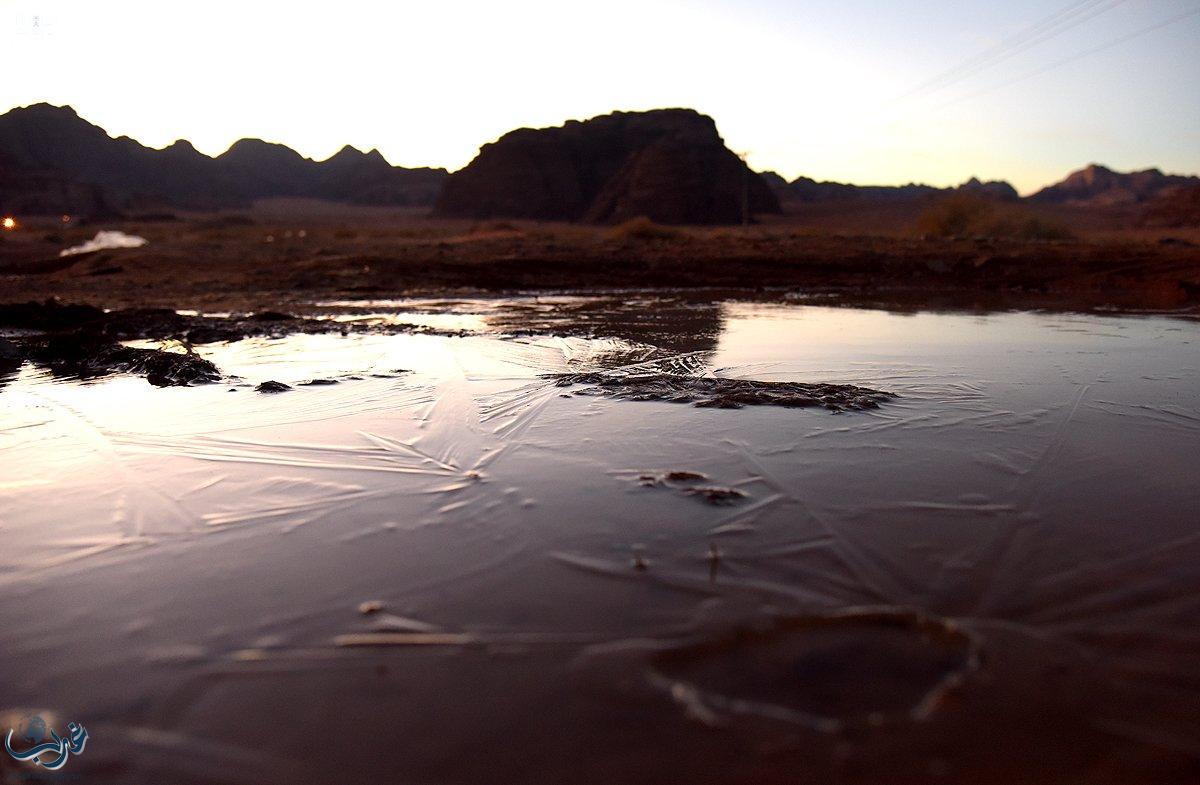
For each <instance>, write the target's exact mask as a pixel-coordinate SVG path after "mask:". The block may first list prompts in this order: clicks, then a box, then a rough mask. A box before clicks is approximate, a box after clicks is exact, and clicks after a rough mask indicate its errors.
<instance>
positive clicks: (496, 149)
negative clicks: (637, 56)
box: [434, 109, 779, 224]
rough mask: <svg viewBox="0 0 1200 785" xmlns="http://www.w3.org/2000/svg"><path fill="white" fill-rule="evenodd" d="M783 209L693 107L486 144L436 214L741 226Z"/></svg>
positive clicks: (518, 133) (623, 115)
mask: <svg viewBox="0 0 1200 785" xmlns="http://www.w3.org/2000/svg"><path fill="white" fill-rule="evenodd" d="M744 196H745V198H746V200H747V201H748V204H749V209H750V211H751V212H752V213H777V212H779V201H778V199H777V198H776V196H775V194H774V192H773V191H772V190H771V188H770V187H769V185H768V184H767V182H766V181H765V180H763V178H761V177H760V176H758V175H757V174H755V173H754V172H752V171H750V169H749V168H748V167H747V166H746V164H745V163H743V162H742V161H741V160H740V159H739V158H738V157H737V156H736V155H735V154H734V153H733V152H731V151H730V150H729V148H728V147H726V146H725V143H724V141H722V139H721V137H720V135H719V134H718V133H717V126H716V123H715V122H713V119H712V118H711V117H708V116H706V115H702V114H700V113H699V112H696V111H694V110H691V109H656V110H653V111H648V112H615V113H613V114H608V115H602V116H600V117H593V118H592V119H590V120H584V121H582V122H580V121H570V122H567V123H566V124H565V125H562V126H558V127H554V128H540V129H531V128H521V129H518V130H515V131H510V132H509V133H507V134H505V135H504V136H502V137H500V139H499V140H497V141H495V142H493V143H491V144H486V145H484V146H483V147H482V148H481V149H480V151H479V155H477V156H476V157H475V160H473V161H472V162H471V163H470V164H469V165H468V166H467V167H466V168H464V169H462V170H460V171H458V172H455V173H454V174H452V175H450V177H449V178H448V179H447V180H446V185H445V188H444V189H443V191H442V195H441V197H440V198H439V199H438V201H437V205H436V207H435V209H434V213H435V215H442V216H452V217H465V218H532V219H540V220H566V221H586V222H592V223H613V222H618V221H624V220H626V219H629V218H634V217H638V216H645V217H647V218H650V219H651V220H654V221H657V222H659V223H669V224H732V223H738V222H739V221H741V219H742V203H743V197H744Z"/></svg>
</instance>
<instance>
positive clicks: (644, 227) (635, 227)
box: [608, 216, 683, 240]
mask: <svg viewBox="0 0 1200 785" xmlns="http://www.w3.org/2000/svg"><path fill="white" fill-rule="evenodd" d="M608 236H609V237H611V238H613V239H615V240H627V239H634V240H674V239H676V238H678V237H682V236H683V232H681V231H680V230H678V229H673V228H671V227H669V226H663V225H661V224H656V223H654V221H651V220H650V219H649V218H646V217H645V216H639V217H637V218H630V219H629V220H628V221H625V222H624V223H620V224H617V225H616V226H614V227H613V228H611V229H609V230H608Z"/></svg>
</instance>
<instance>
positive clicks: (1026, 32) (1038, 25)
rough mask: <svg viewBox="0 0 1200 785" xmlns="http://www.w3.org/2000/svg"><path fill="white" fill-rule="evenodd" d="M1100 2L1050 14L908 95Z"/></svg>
mask: <svg viewBox="0 0 1200 785" xmlns="http://www.w3.org/2000/svg"><path fill="white" fill-rule="evenodd" d="M1100 2H1104V0H1077V2H1075V3H1073V4H1071V5H1069V6H1066V7H1065V8H1060V9H1059V10H1058V11H1055V12H1054V13H1053V14H1050V15H1049V16H1047V17H1045V18H1044V19H1041V20H1040V21H1038V22H1035V23H1034V24H1032V25H1029V26H1028V27H1025V28H1022V29H1021V30H1020V31H1018V32H1016V33H1014V34H1013V35H1010V36H1009V37H1008V38H1005V39H1004V40H1003V41H1000V42H999V43H997V44H994V45H993V46H991V47H989V48H987V49H984V50H983V51H982V52H976V53H975V54H974V55H972V56H971V57H968V58H967V59H966V60H964V61H963V62H961V63H959V64H958V65H956V66H954V67H953V68H951V69H949V70H947V71H943V72H942V73H940V74H937V75H935V76H932V77H930V78H929V79H926V80H925V81H924V82H922V83H921V84H919V85H917V86H916V87H914V88H913V89H912V90H910V91H909V93H908V95H912V94H914V93H919V92H921V91H923V90H928V89H929V88H931V87H935V86H936V85H937V84H938V83H940V82H941V81H943V80H945V79H948V78H950V77H952V76H955V75H957V74H959V73H961V72H962V71H964V70H966V69H968V68H972V67H974V66H976V65H978V64H979V63H981V62H984V61H986V60H987V59H988V58H991V57H994V56H995V55H997V54H999V53H1001V52H1003V51H1004V50H1005V49H1007V48H1009V47H1011V46H1014V45H1017V44H1020V43H1022V42H1023V41H1024V40H1026V39H1027V38H1028V37H1029V36H1030V35H1035V34H1037V33H1040V32H1042V31H1043V30H1044V28H1045V27H1046V26H1047V25H1052V24H1057V23H1058V22H1060V21H1061V20H1062V19H1063V18H1064V17H1068V16H1070V15H1073V14H1076V13H1079V12H1080V11H1082V10H1085V9H1086V8H1087V7H1088V6H1093V5H1096V4H1097V3H1100Z"/></svg>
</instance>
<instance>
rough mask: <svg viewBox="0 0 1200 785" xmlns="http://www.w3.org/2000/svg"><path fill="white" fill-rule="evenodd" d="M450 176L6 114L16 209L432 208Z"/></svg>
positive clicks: (1, 155) (357, 157) (5, 157)
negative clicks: (159, 145) (217, 150)
mask: <svg viewBox="0 0 1200 785" xmlns="http://www.w3.org/2000/svg"><path fill="white" fill-rule="evenodd" d="M445 177H446V171H445V170H444V169H430V168H421V169H405V168H402V167H398V166H392V165H390V164H389V163H388V162H387V161H386V160H384V158H383V156H382V155H380V153H379V151H377V150H372V151H371V152H369V153H363V152H360V151H358V150H355V149H354V148H352V147H344V148H342V150H341V151H340V152H339V153H338V154H337V155H335V156H333V157H332V158H330V159H328V160H326V161H320V162H318V161H313V160H311V159H309V158H305V157H303V156H301V155H300V154H299V153H297V152H296V151H295V150H292V149H291V148H289V147H286V146H284V145H281V144H274V143H271V142H265V141H262V140H261V139H241V140H239V141H237V142H235V143H234V144H233V145H232V146H231V147H230V148H229V149H228V150H226V151H225V152H224V153H222V154H221V155H219V156H217V157H216V158H212V157H209V156H207V155H204V154H203V153H201V152H199V151H198V150H196V148H195V147H193V146H192V144H191V143H190V142H188V141H186V140H183V139H181V140H179V141H177V142H175V143H174V144H171V145H169V146H168V147H165V148H163V149H162V150H156V149H153V148H149V147H146V146H144V145H142V144H139V143H138V142H136V141H134V140H133V139H130V138H129V137H126V136H122V137H118V138H116V139H114V138H112V137H111V136H109V135H108V134H107V133H106V132H105V131H104V129H102V128H100V127H98V126H95V125H92V124H91V123H89V122H87V121H86V120H84V119H82V118H81V117H79V115H78V114H76V113H75V110H74V109H72V108H71V107H69V106H62V107H57V106H51V105H50V104H35V105H33V106H28V107H24V108H19V109H13V110H12V111H10V112H8V113H6V114H4V115H0V205H2V206H3V207H4V209H6V210H9V211H12V212H26V213H59V212H82V213H84V214H89V213H93V212H96V211H97V210H102V209H104V208H105V207H107V208H118V209H131V208H145V207H152V206H160V205H161V206H167V207H176V208H192V209H216V208H224V207H244V206H247V205H249V204H250V203H251V202H253V201H254V200H255V199H261V198H266V197H278V196H293V197H310V198H319V199H331V200H336V201H343V202H351V203H356V204H374V205H379V204H388V205H429V204H432V203H433V201H434V199H435V198H436V197H437V194H438V192H439V191H440V190H441V184H442V180H443V179H444V178H445Z"/></svg>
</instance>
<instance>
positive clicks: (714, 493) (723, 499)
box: [683, 486, 746, 504]
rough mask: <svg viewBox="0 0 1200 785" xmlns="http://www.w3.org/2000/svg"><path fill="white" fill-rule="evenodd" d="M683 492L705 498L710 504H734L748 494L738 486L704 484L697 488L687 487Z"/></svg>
mask: <svg viewBox="0 0 1200 785" xmlns="http://www.w3.org/2000/svg"><path fill="white" fill-rule="evenodd" d="M683 492H684V493H686V494H687V495H688V496H695V497H697V498H699V499H703V500H704V501H706V502H708V503H709V504H732V503H734V502H736V501H739V500H741V499H744V498H746V494H745V493H744V492H742V491H739V490H738V489H737V488H719V487H716V486H704V487H697V488H686V489H684V491H683Z"/></svg>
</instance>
